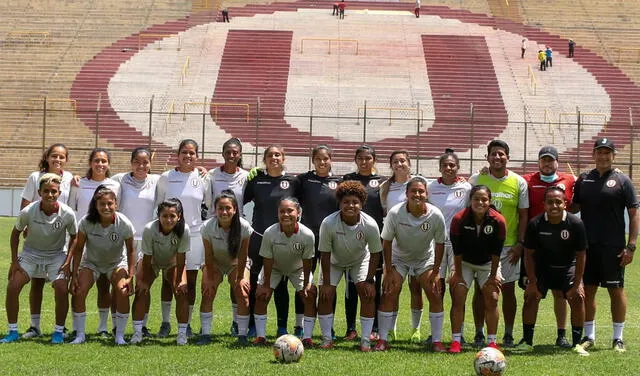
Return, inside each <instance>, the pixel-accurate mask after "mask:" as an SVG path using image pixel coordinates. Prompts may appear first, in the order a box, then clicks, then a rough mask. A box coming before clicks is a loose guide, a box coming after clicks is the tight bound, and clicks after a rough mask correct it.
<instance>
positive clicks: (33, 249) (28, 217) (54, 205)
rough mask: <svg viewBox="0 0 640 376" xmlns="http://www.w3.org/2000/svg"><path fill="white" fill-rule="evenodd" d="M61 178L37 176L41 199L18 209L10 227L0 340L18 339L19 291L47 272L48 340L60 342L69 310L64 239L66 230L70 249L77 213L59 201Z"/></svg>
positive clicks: (46, 175)
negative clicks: (51, 299)
mask: <svg viewBox="0 0 640 376" xmlns="http://www.w3.org/2000/svg"><path fill="white" fill-rule="evenodd" d="M61 183H62V179H61V178H60V177H59V176H58V175H56V174H51V173H47V174H44V175H42V177H40V179H39V180H38V186H39V188H38V193H39V194H40V198H41V199H40V201H35V202H33V203H31V204H29V205H28V206H26V207H25V208H24V209H22V210H21V211H20V215H19V216H18V220H17V221H16V225H15V227H14V228H13V230H12V231H11V238H10V239H11V240H10V244H11V266H10V268H9V283H8V284H7V298H6V309H7V320H8V322H9V333H8V334H7V336H6V337H4V338H3V339H1V340H0V343H9V342H15V341H17V340H18V339H19V338H20V336H19V335H18V312H19V304H20V291H22V288H23V287H24V286H25V285H26V284H27V283H29V280H30V279H31V277H32V276H34V275H36V273H38V274H44V275H46V278H47V279H48V280H49V281H51V282H52V286H53V288H54V290H55V301H56V304H55V307H56V308H55V309H56V326H55V331H54V332H53V336H52V337H51V343H55V344H59V343H63V340H64V336H63V333H62V332H63V330H64V322H65V320H66V318H67V313H68V311H69V297H68V290H67V276H68V275H69V274H68V272H69V270H68V269H67V270H66V271H67V274H66V275H65V274H64V273H63V272H62V271H63V270H62V268H61V266H62V265H63V264H64V261H65V258H66V255H65V253H64V243H65V239H66V234H67V233H68V234H69V249H72V246H73V244H74V242H75V239H76V232H77V226H76V217H75V215H74V214H73V210H72V209H71V208H70V207H68V206H67V205H65V204H63V203H59V202H58V197H59V196H60V185H61ZM26 229H28V230H29V231H28V232H27V236H26V237H25V239H24V245H23V247H22V252H21V253H20V255H19V256H18V244H19V242H20V233H21V232H23V231H25V230H26Z"/></svg>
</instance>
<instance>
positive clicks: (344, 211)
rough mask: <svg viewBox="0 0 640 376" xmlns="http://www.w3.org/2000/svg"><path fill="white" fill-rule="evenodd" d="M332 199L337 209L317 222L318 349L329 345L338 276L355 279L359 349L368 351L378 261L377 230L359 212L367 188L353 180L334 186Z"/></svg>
mask: <svg viewBox="0 0 640 376" xmlns="http://www.w3.org/2000/svg"><path fill="white" fill-rule="evenodd" d="M336 198H337V199H338V202H339V204H340V210H339V211H337V212H335V213H333V214H331V215H330V216H328V217H327V218H325V219H324V221H322V224H321V225H320V244H319V246H318V247H319V249H320V252H321V253H322V255H321V256H320V263H321V266H322V278H321V281H320V299H319V301H318V319H319V320H320V328H321V329H322V345H321V347H322V348H331V347H333V338H332V335H331V328H333V307H332V305H333V299H334V296H335V293H336V286H337V285H338V283H340V279H342V275H343V274H345V273H346V275H347V278H351V280H352V281H354V282H355V285H356V289H357V291H358V296H359V297H360V325H361V327H362V336H361V337H360V350H361V351H364V352H368V351H371V342H370V341H371V340H370V335H371V330H372V328H373V317H374V316H375V312H376V305H375V295H376V292H375V274H376V269H377V265H379V264H380V261H379V259H380V252H381V251H382V244H381V242H380V231H379V230H378V224H377V223H376V221H375V220H374V219H373V218H372V217H371V216H369V215H368V214H366V213H364V212H363V211H362V206H363V205H364V203H365V202H367V191H366V190H365V188H364V187H363V186H362V184H360V183H359V182H356V181H344V182H342V183H340V185H338V189H337V191H336Z"/></svg>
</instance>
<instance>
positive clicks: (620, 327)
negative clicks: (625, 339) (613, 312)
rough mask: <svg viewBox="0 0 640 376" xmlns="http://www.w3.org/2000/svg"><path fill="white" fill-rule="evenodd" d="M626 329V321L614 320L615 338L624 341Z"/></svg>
mask: <svg viewBox="0 0 640 376" xmlns="http://www.w3.org/2000/svg"><path fill="white" fill-rule="evenodd" d="M623 331H624V323H623V322H614V323H613V339H614V340H616V339H619V340H620V341H622V332H623Z"/></svg>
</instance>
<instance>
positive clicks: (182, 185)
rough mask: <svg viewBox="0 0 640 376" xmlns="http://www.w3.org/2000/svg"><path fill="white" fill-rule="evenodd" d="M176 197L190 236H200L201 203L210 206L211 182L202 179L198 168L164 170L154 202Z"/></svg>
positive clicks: (207, 179) (158, 202)
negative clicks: (181, 170)
mask: <svg viewBox="0 0 640 376" xmlns="http://www.w3.org/2000/svg"><path fill="white" fill-rule="evenodd" d="M174 197H175V198H178V199H180V201H181V202H182V209H183V211H184V220H185V223H186V224H187V226H189V231H190V233H191V236H200V227H201V226H202V214H201V210H200V209H201V204H202V203H203V202H204V204H205V205H206V206H207V208H210V207H211V183H210V182H209V178H208V177H205V178H204V179H203V178H201V177H200V175H199V174H198V170H193V171H191V172H180V171H178V170H176V169H172V170H169V171H165V172H164V173H163V174H162V175H160V180H158V186H157V190H156V204H160V203H161V202H162V201H164V200H165V199H167V198H174Z"/></svg>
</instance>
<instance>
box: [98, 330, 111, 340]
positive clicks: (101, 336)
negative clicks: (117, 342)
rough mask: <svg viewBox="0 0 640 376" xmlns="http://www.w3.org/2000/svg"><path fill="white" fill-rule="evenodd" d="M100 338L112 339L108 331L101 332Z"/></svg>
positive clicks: (99, 333)
mask: <svg viewBox="0 0 640 376" xmlns="http://www.w3.org/2000/svg"><path fill="white" fill-rule="evenodd" d="M98 337H100V338H102V339H109V338H111V333H109V332H107V331H106V330H103V331H101V332H98Z"/></svg>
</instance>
